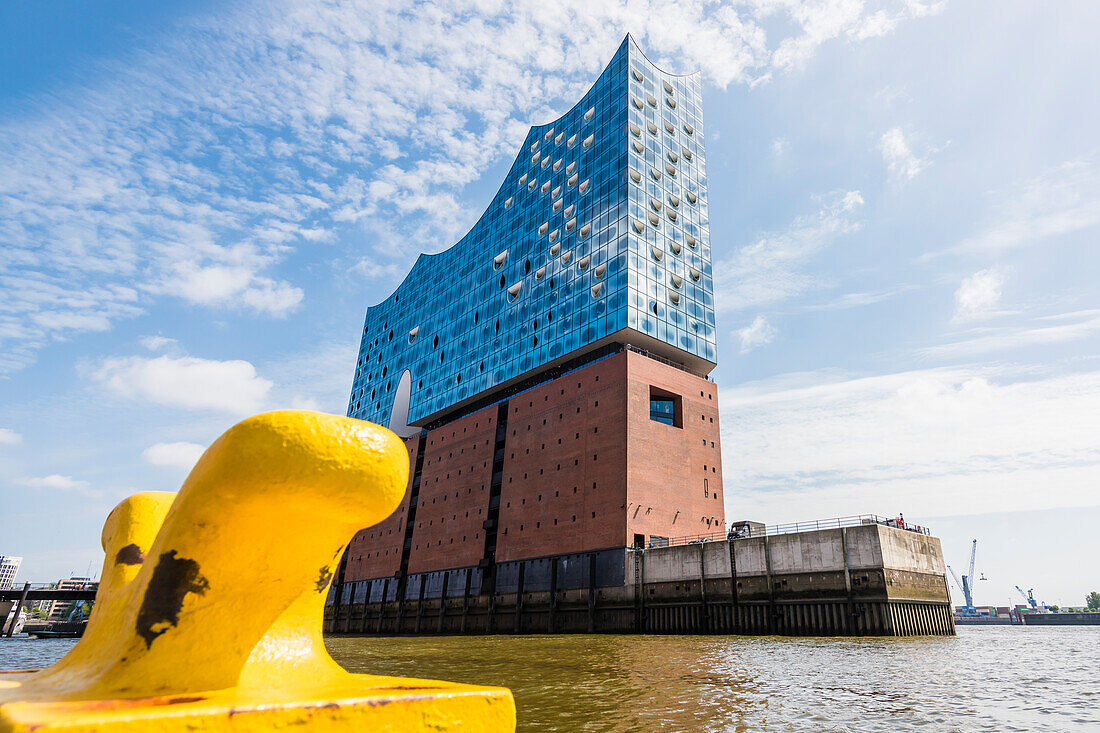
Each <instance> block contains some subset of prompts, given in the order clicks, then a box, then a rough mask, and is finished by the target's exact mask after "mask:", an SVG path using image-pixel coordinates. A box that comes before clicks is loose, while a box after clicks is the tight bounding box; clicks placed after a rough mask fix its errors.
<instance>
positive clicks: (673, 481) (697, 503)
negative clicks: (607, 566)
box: [625, 353, 725, 542]
mask: <svg viewBox="0 0 1100 733" xmlns="http://www.w3.org/2000/svg"><path fill="white" fill-rule="evenodd" d="M625 356H626V357H627V365H628V366H627V373H628V377H627V384H628V392H629V401H628V402H629V405H628V409H627V437H628V444H629V448H628V457H627V458H628V460H627V465H628V466H629V469H628V470H629V478H628V481H629V489H628V495H627V528H626V531H627V537H628V538H629V542H633V537H634V534H635V533H638V534H644V535H646V539H647V541H648V538H649V537H650V536H651V535H659V536H662V537H685V536H689V535H697V534H710V533H713V532H722V531H723V530H724V529H725V510H724V509H723V503H724V502H723V492H722V460H721V458H722V445H721V440H720V437H719V429H718V428H719V426H718V387H717V385H715V384H714V383H713V382H710V381H708V380H706V379H702V378H701V377H696V376H694V375H692V374H688V373H687V372H684V371H681V370H679V369H676V368H675V367H671V366H668V365H666V364H661V363H659V362H657V361H654V360H653V359H649V358H647V357H645V356H642V355H641V354H634V353H627V354H625ZM650 387H656V388H658V389H661V390H663V391H665V392H671V393H673V394H676V395H679V396H680V398H681V410H682V419H683V427H682V428H678V427H673V426H671V425H665V424H664V423H660V422H656V421H654V420H650V419H649V397H650ZM704 479H706V484H705V486H706V488H704V483H703V481H704ZM708 494H709V496H708ZM708 520H709V523H708Z"/></svg>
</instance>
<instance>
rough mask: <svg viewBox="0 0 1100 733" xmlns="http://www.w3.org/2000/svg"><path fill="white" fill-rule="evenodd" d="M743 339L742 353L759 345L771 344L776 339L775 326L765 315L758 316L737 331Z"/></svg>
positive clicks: (738, 335)
mask: <svg viewBox="0 0 1100 733" xmlns="http://www.w3.org/2000/svg"><path fill="white" fill-rule="evenodd" d="M736 333H737V337H738V338H739V339H741V353H742V354H747V353H748V352H750V351H752V350H753V349H755V348H756V347H757V346H763V345H764V344H770V343H771V342H772V341H773V340H774V339H775V334H776V331H775V327H774V326H772V325H771V324H770V323H768V319H767V318H765V317H764V316H757V317H756V318H754V319H753V320H752V323H750V324H749V325H747V326H745V327H744V328H740V329H738V330H737V331H736Z"/></svg>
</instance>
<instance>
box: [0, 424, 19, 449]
mask: <svg viewBox="0 0 1100 733" xmlns="http://www.w3.org/2000/svg"><path fill="white" fill-rule="evenodd" d="M22 442H23V436H22V435H20V434H19V433H17V432H15V431H14V430H12V429H11V428H0V445H19V444H20V443H22Z"/></svg>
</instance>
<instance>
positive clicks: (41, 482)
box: [19, 473, 88, 491]
mask: <svg viewBox="0 0 1100 733" xmlns="http://www.w3.org/2000/svg"><path fill="white" fill-rule="evenodd" d="M19 483H20V484H22V485H23V486H29V487H31V488H32V489H58V490H60V491H83V490H84V489H87V488H88V482H87V481H79V480H77V479H74V478H73V477H72V476H62V475H60V474H57V473H52V474H50V475H49V476H42V477H36V478H25V479H21V480H20V481H19Z"/></svg>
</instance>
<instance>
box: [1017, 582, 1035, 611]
mask: <svg viewBox="0 0 1100 733" xmlns="http://www.w3.org/2000/svg"><path fill="white" fill-rule="evenodd" d="M1016 590H1017V591H1019V592H1020V595H1022V596H1023V597H1024V600H1025V601H1027V605H1029V606H1031V610H1032V611H1038V610H1039V604H1038V603H1036V602H1035V594H1034V593H1032V591H1033V590H1035V589H1034V588H1028V589H1027V593H1024V589H1023V588H1021V587H1020V586H1016Z"/></svg>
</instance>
